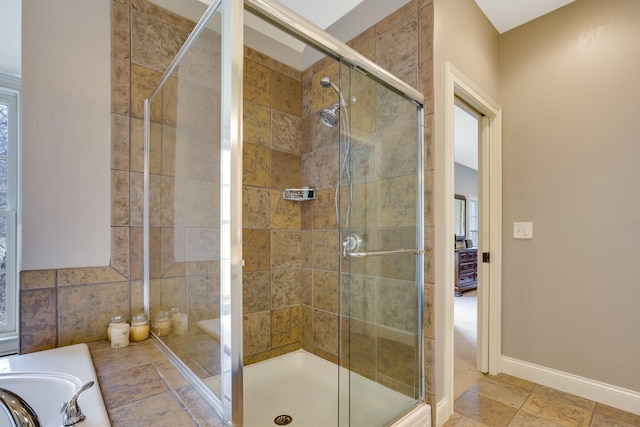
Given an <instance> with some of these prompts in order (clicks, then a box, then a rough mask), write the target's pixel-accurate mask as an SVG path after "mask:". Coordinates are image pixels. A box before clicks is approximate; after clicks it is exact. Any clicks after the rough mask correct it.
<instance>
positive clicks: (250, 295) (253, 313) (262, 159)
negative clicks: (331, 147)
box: [242, 48, 303, 364]
mask: <svg viewBox="0 0 640 427" xmlns="http://www.w3.org/2000/svg"><path fill="white" fill-rule="evenodd" d="M244 67H245V68H244V123H243V126H244V135H243V137H244V141H243V142H244V146H243V164H244V169H243V224H242V225H243V257H244V260H245V267H244V276H243V282H244V283H243V305H244V361H245V363H246V364H249V363H254V362H257V361H260V360H264V359H268V358H270V357H272V356H278V355H280V354H283V353H287V352H290V351H294V350H297V349H299V348H300V345H301V336H302V315H301V311H300V298H301V293H300V291H301V289H300V283H301V275H300V270H301V263H302V259H303V257H302V256H301V245H302V233H301V225H302V217H301V204H300V202H294V201H288V200H283V198H282V194H281V193H282V190H283V189H284V188H300V185H301V179H300V174H301V167H302V165H301V150H302V144H301V140H302V135H301V118H300V116H301V112H302V104H301V99H302V96H301V91H302V87H301V80H300V72H299V71H297V70H295V69H293V68H291V67H288V66H286V65H284V64H281V63H279V62H278V61H276V60H274V59H272V58H270V57H268V56H266V55H263V54H262V53H260V52H257V51H255V50H253V49H250V48H245V59H244Z"/></svg>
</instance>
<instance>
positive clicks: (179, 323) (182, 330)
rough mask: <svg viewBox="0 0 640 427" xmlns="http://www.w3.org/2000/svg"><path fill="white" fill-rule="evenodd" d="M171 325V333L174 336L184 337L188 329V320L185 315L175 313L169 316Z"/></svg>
mask: <svg viewBox="0 0 640 427" xmlns="http://www.w3.org/2000/svg"><path fill="white" fill-rule="evenodd" d="M171 322H172V323H173V333H174V334H176V335H186V333H187V331H188V329H189V318H188V317H187V315H186V314H185V313H175V314H174V315H173V316H171Z"/></svg>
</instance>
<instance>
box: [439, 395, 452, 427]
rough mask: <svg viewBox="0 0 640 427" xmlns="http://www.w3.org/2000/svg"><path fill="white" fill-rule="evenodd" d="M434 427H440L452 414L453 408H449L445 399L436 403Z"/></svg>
mask: <svg viewBox="0 0 640 427" xmlns="http://www.w3.org/2000/svg"><path fill="white" fill-rule="evenodd" d="M435 409H436V425H435V427H440V426H442V425H444V423H446V422H447V421H448V420H449V417H450V416H451V414H453V407H450V406H449V402H447V398H446V397H443V398H442V399H441V400H440V401H439V402H438V403H436V408H435Z"/></svg>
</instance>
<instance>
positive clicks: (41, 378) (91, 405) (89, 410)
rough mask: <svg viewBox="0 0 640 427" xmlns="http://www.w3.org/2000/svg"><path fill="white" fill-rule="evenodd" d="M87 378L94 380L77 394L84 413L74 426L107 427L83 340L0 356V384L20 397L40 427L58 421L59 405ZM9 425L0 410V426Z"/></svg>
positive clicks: (53, 425)
mask: <svg viewBox="0 0 640 427" xmlns="http://www.w3.org/2000/svg"><path fill="white" fill-rule="evenodd" d="M89 381H94V382H95V384H94V385H93V387H91V388H90V389H89V390H87V391H85V392H83V393H82V394H81V395H80V397H79V398H78V404H79V405H80V408H82V412H83V413H84V414H85V415H86V417H87V418H86V420H85V421H83V422H82V423H81V424H78V427H107V426H109V425H110V423H109V418H108V416H107V411H106V409H105V407H104V401H103V400H102V393H101V392H100V386H99V385H98V378H97V376H96V373H95V369H94V368H93V361H92V360H91V354H90V353H89V348H88V347H87V345H86V344H76V345H72V346H68V347H60V348H56V349H53V350H46V351H40V352H37V353H30V354H25V355H20V356H10V357H2V358H0V387H2V388H6V389H7V390H10V391H12V392H14V393H15V394H17V395H18V396H20V397H21V398H22V399H24V400H25V401H26V402H27V403H28V404H29V406H31V408H33V410H34V411H35V412H36V414H37V415H38V418H39V419H40V422H41V423H42V425H43V426H44V427H59V426H61V425H62V415H61V414H60V407H61V406H62V404H63V403H64V402H68V401H69V400H70V399H71V397H72V396H73V395H74V394H75V392H76V391H77V390H78V389H80V387H81V386H82V385H83V384H86V383H88V382H89ZM9 426H11V423H10V421H9V417H8V416H7V415H6V414H5V413H4V411H2V410H0V427H9Z"/></svg>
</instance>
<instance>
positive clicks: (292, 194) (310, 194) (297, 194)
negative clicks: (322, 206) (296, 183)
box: [282, 187, 316, 202]
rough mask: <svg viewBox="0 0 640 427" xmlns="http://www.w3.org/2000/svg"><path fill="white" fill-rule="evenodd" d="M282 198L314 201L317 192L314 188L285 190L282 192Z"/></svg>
mask: <svg viewBox="0 0 640 427" xmlns="http://www.w3.org/2000/svg"><path fill="white" fill-rule="evenodd" d="M282 198H283V199H285V200H297V201H300V202H303V201H305V200H313V199H315V198H316V190H314V189H313V188H309V187H306V188H285V189H284V190H282Z"/></svg>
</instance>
